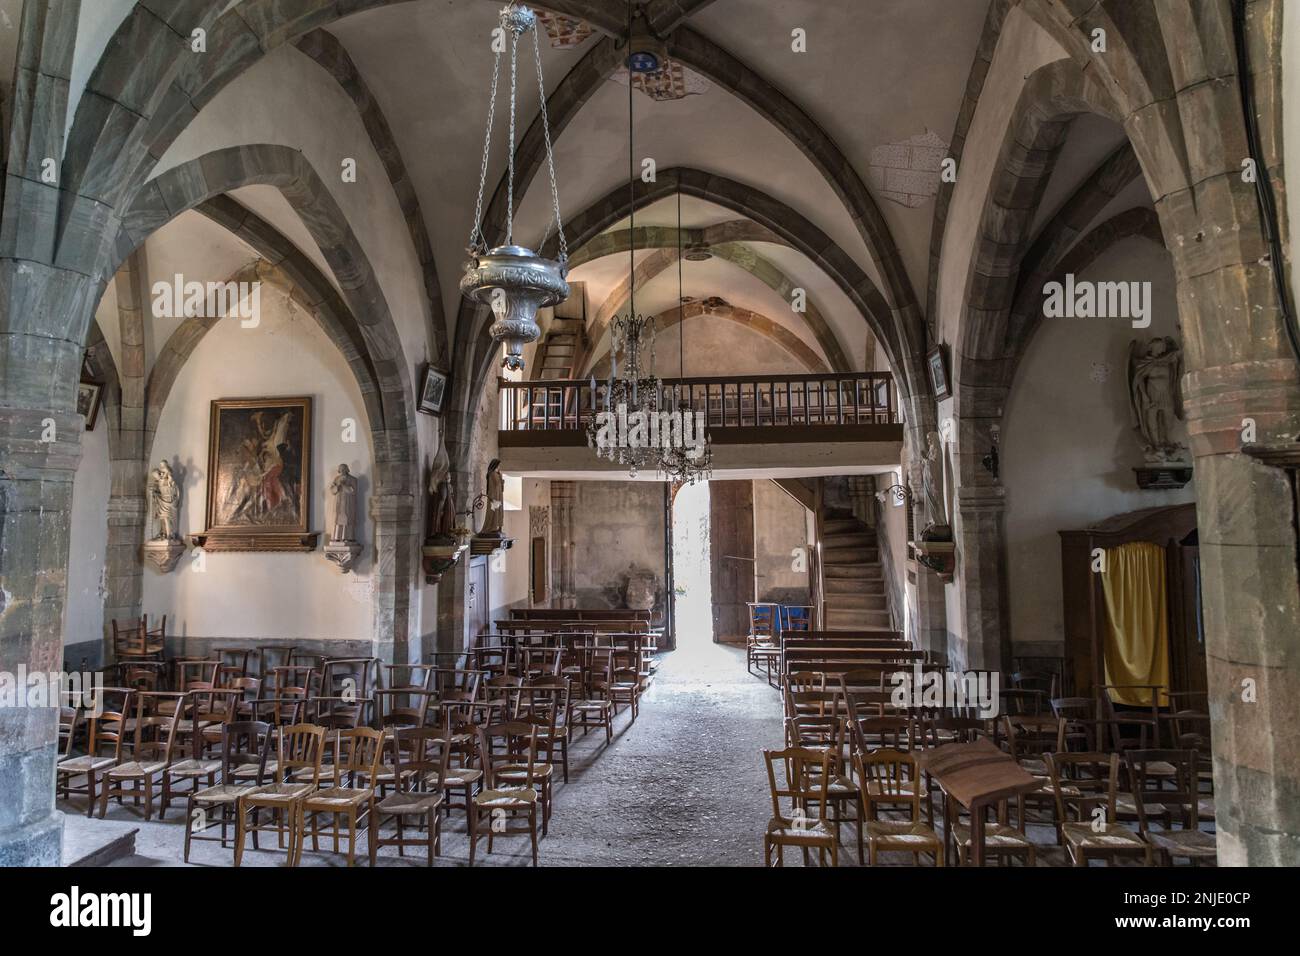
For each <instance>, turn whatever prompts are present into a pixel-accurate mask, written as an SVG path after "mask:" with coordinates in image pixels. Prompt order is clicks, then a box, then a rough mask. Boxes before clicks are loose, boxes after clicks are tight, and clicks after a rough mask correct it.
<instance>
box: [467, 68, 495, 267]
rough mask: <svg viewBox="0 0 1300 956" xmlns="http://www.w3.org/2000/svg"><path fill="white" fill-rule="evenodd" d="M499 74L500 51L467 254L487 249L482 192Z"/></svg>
mask: <svg viewBox="0 0 1300 956" xmlns="http://www.w3.org/2000/svg"><path fill="white" fill-rule="evenodd" d="M500 76H501V51H500V50H498V51H497V53H496V56H495V57H494V58H493V60H492V92H491V93H490V94H489V96H488V115H487V132H485V133H484V134H483V163H482V165H481V166H480V167H479V174H478V201H477V202H475V203H474V225H473V227H472V228H471V229H470V231H469V254H470V255H477V254H478V253H480V252H486V251H487V239H486V238H485V237H484V236H483V192H484V190H485V189H486V188H487V171H488V159H489V158H490V157H491V155H492V126H493V124H494V122H495V120H496V110H497V81H498V80H499V79H500Z"/></svg>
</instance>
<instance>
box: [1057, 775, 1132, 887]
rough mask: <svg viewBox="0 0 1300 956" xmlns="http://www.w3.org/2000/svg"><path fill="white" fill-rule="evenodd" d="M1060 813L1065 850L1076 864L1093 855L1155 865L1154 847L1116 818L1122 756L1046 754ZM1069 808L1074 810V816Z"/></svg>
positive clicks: (1085, 864) (1085, 861)
mask: <svg viewBox="0 0 1300 956" xmlns="http://www.w3.org/2000/svg"><path fill="white" fill-rule="evenodd" d="M1046 759H1047V769H1048V772H1049V773H1050V774H1051V778H1052V785H1053V787H1054V789H1055V793H1056V815H1057V820H1058V821H1059V822H1060V828H1061V829H1060V832H1061V839H1062V841H1063V842H1064V843H1065V851H1066V855H1067V857H1068V858H1069V860H1070V861H1071V862H1072V863H1073V864H1074V865H1075V866H1087V865H1088V860H1089V858H1091V857H1100V858H1103V859H1109V858H1111V857H1116V856H1141V857H1142V858H1143V860H1144V862H1145V863H1146V865H1147V866H1150V865H1151V845H1150V844H1149V843H1147V842H1146V841H1145V840H1143V839H1142V837H1141V836H1139V835H1138V834H1136V833H1134V832H1133V831H1132V830H1130V829H1128V828H1127V827H1125V826H1123V825H1121V824H1120V823H1118V822H1117V821H1116V817H1115V793H1116V789H1117V787H1118V783H1119V754H1104V753H1081V754H1076V753H1057V754H1047V755H1046ZM1067 808H1069V809H1072V810H1073V811H1074V815H1073V817H1071V816H1070V815H1069V814H1067V812H1066V811H1067Z"/></svg>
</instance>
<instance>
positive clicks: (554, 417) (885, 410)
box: [498, 372, 903, 468]
mask: <svg viewBox="0 0 1300 956" xmlns="http://www.w3.org/2000/svg"><path fill="white" fill-rule="evenodd" d="M498 382H499V388H500V396H501V421H500V425H499V428H500V431H499V434H498V438H499V446H500V448H501V449H502V451H503V453H504V452H505V451H506V450H508V449H520V450H523V449H539V450H540V449H544V448H557V449H558V448H565V447H575V446H584V447H585V446H586V445H587V426H588V423H589V422H590V421H591V419H592V410H593V409H599V410H601V411H604V410H605V398H606V392H607V390H608V389H607V386H606V384H605V383H604V382H602V381H597V382H596V385H595V389H594V390H593V388H592V385H591V382H590V381H589V380H579V379H568V380H554V381H525V382H511V381H507V380H505V379H499V380H498ZM678 384H680V385H681V386H683V388H684V390H685V391H686V393H687V394H688V395H689V400H690V406H691V409H692V410H693V411H695V412H697V413H703V414H704V417H705V422H706V424H707V427H708V434H709V439H710V441H711V442H712V444H713V446H714V449H715V461H716V459H717V457H718V453H719V450H720V449H722V448H723V447H725V446H745V447H746V448H757V447H758V446H784V445H789V444H804V445H808V446H813V445H822V446H826V445H836V444H841V445H846V446H848V445H854V444H858V445H860V444H862V443H868V444H872V445H881V444H883V445H888V446H890V447H889V448H888V449H885V448H881V447H877V448H874V449H872V453H871V454H870V455H869V456H868V458H869V459H870V460H869V461H867V460H865V459H862V458H861V456H857V460H862V461H863V463H864V464H871V465H879V464H882V463H884V462H892V463H896V462H897V458H898V455H897V452H896V450H895V448H894V447H893V446H899V447H901V443H902V440H903V426H902V424H901V423H900V422H899V418H898V406H897V401H896V398H895V392H894V382H893V377H892V376H891V375H890V374H889V373H887V372H848V373H824V374H806V375H761V376H748V375H747V376H720V377H712V378H710V377H705V378H684V379H665V380H664V385H665V386H667V387H670V388H671V387H672V386H676V385H678ZM842 452H843V454H842V455H839V456H836V457H845V456H849V457H852V455H851V452H850V449H849V448H847V447H845V448H843V449H842ZM800 454H802V452H791V451H789V450H783V451H781V452H780V453H779V454H778V455H776V456H775V458H774V456H773V455H772V454H771V453H770V452H769V453H765V454H761V455H759V456H758V457H761V458H763V459H764V462H767V463H768V464H770V463H771V460H779V461H781V462H784V461H787V460H792V459H795V458H797V457H798V456H799V455H800ZM723 457H724V458H726V457H735V456H727V455H724V456H723ZM740 458H741V459H743V461H740V462H737V466H738V467H739V466H743V465H744V464H745V463H746V462H751V464H752V467H756V468H757V467H766V464H764V462H759V461H758V460H757V458H756V457H755V455H753V454H749V453H742V454H741V455H740ZM528 460H529V461H530V462H532V463H534V464H535V463H536V461H537V459H536V458H535V457H534V456H528ZM751 460H752V461H751Z"/></svg>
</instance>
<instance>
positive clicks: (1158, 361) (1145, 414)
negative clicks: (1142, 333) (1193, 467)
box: [1128, 336, 1187, 464]
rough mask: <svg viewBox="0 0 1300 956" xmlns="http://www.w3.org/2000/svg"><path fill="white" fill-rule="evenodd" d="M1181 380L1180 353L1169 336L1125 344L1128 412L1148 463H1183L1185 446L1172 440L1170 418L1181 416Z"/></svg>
mask: <svg viewBox="0 0 1300 956" xmlns="http://www.w3.org/2000/svg"><path fill="white" fill-rule="evenodd" d="M1182 377H1183V350H1182V349H1181V348H1179V346H1178V344H1177V343H1176V342H1175V341H1174V340H1173V338H1172V337H1170V336H1164V337H1162V338H1161V337H1157V338H1153V339H1152V340H1151V341H1150V342H1148V343H1146V344H1145V345H1144V344H1142V343H1141V342H1140V341H1138V340H1137V339H1134V340H1133V341H1132V342H1130V343H1129V347H1128V387H1129V410H1130V412H1131V418H1132V423H1133V427H1134V429H1135V430H1136V431H1137V433H1138V434H1139V435H1140V436H1142V445H1143V453H1144V454H1145V456H1146V460H1147V461H1148V462H1150V463H1156V464H1158V463H1163V462H1171V461H1185V460H1186V457H1187V446H1186V445H1183V444H1182V443H1180V442H1178V441H1176V440H1175V439H1174V437H1173V426H1174V419H1175V418H1177V419H1180V420H1181V419H1182V417H1183V399H1182V394H1181V392H1180V390H1179V382H1180V381H1181V379H1182Z"/></svg>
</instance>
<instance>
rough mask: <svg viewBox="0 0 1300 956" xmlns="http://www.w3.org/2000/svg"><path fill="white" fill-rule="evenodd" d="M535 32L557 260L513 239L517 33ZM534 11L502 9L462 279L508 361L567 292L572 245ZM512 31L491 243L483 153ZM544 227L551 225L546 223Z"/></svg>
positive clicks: (518, 362)
mask: <svg viewBox="0 0 1300 956" xmlns="http://www.w3.org/2000/svg"><path fill="white" fill-rule="evenodd" d="M530 30H531V31H532V33H533V58H534V60H535V61H536V65H537V89H538V94H539V95H540V97H541V103H542V106H541V118H542V135H543V137H544V140H545V143H546V168H547V171H548V172H549V173H550V178H551V206H552V209H553V211H554V213H555V228H556V232H557V235H558V238H559V246H560V257H559V259H558V260H551V259H544V258H542V257H541V256H539V255H538V254H537V253H535V252H533V251H532V250H531V249H526V248H524V247H523V246H516V245H515V244H514V225H515V94H516V77H517V72H518V59H519V58H518V52H519V38H520V37H521V36H523V35H524V34H525V33H528V32H529V31H530ZM538 32H539V31H538V29H537V17H536V16H535V15H534V14H533V11H532V10H530V9H528V7H526V6H524V5H522V4H516V3H513V2H512V3H508V4H506V6H505V7H503V8H502V9H501V15H500V32H499V33H498V34H497V36H496V38H495V42H494V44H493V45H494V47H495V49H496V59H495V61H494V63H493V68H492V92H491V96H490V98H489V100H488V118H487V132H486V133H485V134H484V137H483V163H482V166H481V167H480V170H479V180H478V202H477V203H476V204H475V207H474V226H473V228H472V229H471V230H470V234H469V248H468V251H469V255H470V261H469V262H468V263H466V266H465V275H464V277H463V278H462V279H461V280H460V291H461V294H462V295H463V296H465V297H466V298H467V299H469V300H470V301H471V302H477V303H479V304H480V305H486V306H488V307H489V308H490V309H491V310H492V314H493V315H494V316H495V317H496V321H495V322H494V323H493V324H492V327H491V328H490V329H489V330H488V331H489V332H490V334H491V336H492V341H494V342H498V343H505V347H506V355H505V358H504V359H503V360H502V363H501V364H502V365H503V366H504V367H505V368H508V369H515V370H518V369H522V368H523V367H524V357H523V350H524V346H525V345H527V344H529V343H530V342H535V341H537V339H538V338H539V337H540V336H541V334H542V332H541V329H540V328H538V325H537V310H538V309H539V308H544V307H546V306H552V305H558V304H559V303H561V302H563V301H564V300H565V299H567V298H568V297H569V284H568V283H567V282H566V281H565V277H566V276H567V275H568V271H569V266H568V260H569V250H568V245H567V244H566V242H565V240H564V226H563V224H562V223H561V222H560V196H559V190H558V189H557V187H556V184H555V155H554V153H553V152H552V150H551V129H550V121H549V120H548V118H547V115H546V87H545V85H544V84H543V81H542V52H541V41H540V40H539V39H538V36H537V34H538ZM506 37H509V39H510V141H509V143H508V146H509V152H508V154H507V155H508V163H509V167H508V173H507V185H506V241H505V244H504V245H501V246H497V247H495V248H492V249H489V248H488V244H487V240H486V239H485V238H484V236H483V193H484V189H485V188H486V186H487V168H488V156H489V154H490V153H491V151H492V121H493V118H494V117H495V114H496V100H497V80H498V78H499V76H500V73H501V54H502V52H503V51H504V50H505V42H504V41H505V38H506ZM548 231H549V229H548Z"/></svg>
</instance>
